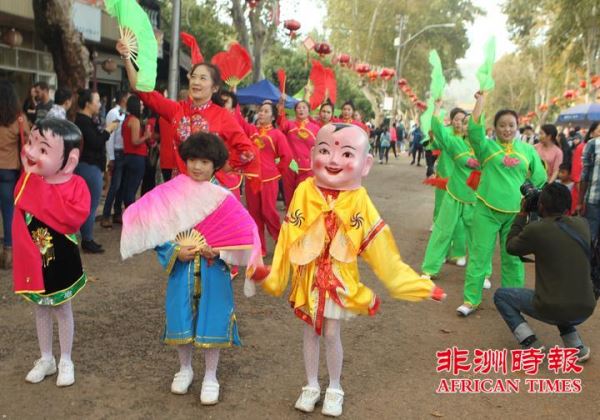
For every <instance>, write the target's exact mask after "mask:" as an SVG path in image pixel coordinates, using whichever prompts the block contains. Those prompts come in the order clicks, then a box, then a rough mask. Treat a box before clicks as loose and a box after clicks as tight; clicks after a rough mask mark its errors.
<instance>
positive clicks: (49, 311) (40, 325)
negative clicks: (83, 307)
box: [35, 301, 75, 361]
mask: <svg viewBox="0 0 600 420" xmlns="http://www.w3.org/2000/svg"><path fill="white" fill-rule="evenodd" d="M52 315H54V317H55V318H56V322H57V323H58V339H59V342H60V359H61V360H67V361H71V349H72V348H73V335H74V333H75V324H74V322H73V309H72V307H71V302H70V301H68V302H65V303H63V304H62V305H60V306H43V305H36V306H35V326H36V329H37V336H38V343H39V345H40V353H41V354H42V359H46V360H50V359H52V330H53V325H52V324H53V319H52Z"/></svg>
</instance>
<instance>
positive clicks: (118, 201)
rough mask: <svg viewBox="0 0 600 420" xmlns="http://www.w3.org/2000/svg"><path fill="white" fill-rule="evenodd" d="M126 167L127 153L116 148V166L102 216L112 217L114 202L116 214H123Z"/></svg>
mask: <svg viewBox="0 0 600 420" xmlns="http://www.w3.org/2000/svg"><path fill="white" fill-rule="evenodd" d="M124 169H125V155H124V153H123V151H122V150H115V166H114V167H113V173H112V177H111V178H110V187H109V188H108V192H107V193H106V201H104V209H103V211H102V217H104V218H105V219H108V218H109V217H110V208H111V206H113V203H114V214H115V216H118V215H121V212H122V209H121V205H122V204H123V172H124Z"/></svg>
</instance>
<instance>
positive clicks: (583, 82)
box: [579, 80, 587, 89]
mask: <svg viewBox="0 0 600 420" xmlns="http://www.w3.org/2000/svg"><path fill="white" fill-rule="evenodd" d="M579 87H580V88H581V89H585V88H586V87H587V81H585V80H580V81H579Z"/></svg>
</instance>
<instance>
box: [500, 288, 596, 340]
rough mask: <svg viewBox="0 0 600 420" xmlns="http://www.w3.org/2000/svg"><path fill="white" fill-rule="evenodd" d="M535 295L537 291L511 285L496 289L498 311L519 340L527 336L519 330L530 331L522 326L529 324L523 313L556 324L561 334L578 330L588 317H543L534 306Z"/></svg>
mask: <svg viewBox="0 0 600 420" xmlns="http://www.w3.org/2000/svg"><path fill="white" fill-rule="evenodd" d="M534 295H535V291H534V290H532V289H521V288H509V287H501V288H500V289H498V290H496V293H494V303H495V304H496V308H497V309H498V312H499V313H500V315H501V316H502V318H504V321H505V322H506V324H507V325H508V328H510V330H511V331H512V332H513V334H515V336H516V337H517V340H518V341H519V342H522V341H523V340H524V339H526V338H527V337H523V336H520V337H519V331H518V330H527V331H530V330H528V329H523V327H522V324H527V322H526V321H525V318H523V315H521V314H522V313H523V314H525V315H528V316H530V317H532V318H533V319H537V320H538V321H542V322H544V323H546V324H550V325H556V326H557V327H558V330H559V331H560V335H561V336H564V335H567V334H570V333H574V332H576V331H577V330H576V329H575V326H576V325H579V324H581V323H582V322H583V321H585V320H586V319H587V318H584V319H579V320H576V321H571V322H567V321H555V320H551V319H546V318H543V317H542V316H541V315H540V314H539V313H538V312H537V311H536V310H535V308H534V307H533V296H534ZM525 335H527V334H525Z"/></svg>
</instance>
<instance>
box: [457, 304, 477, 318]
mask: <svg viewBox="0 0 600 420" xmlns="http://www.w3.org/2000/svg"><path fill="white" fill-rule="evenodd" d="M476 310H477V306H473V305H471V304H470V303H467V302H465V303H463V304H462V305H460V306H459V307H458V308H456V312H458V314H459V315H462V316H465V317H466V316H469V315H471V314H472V313H473V312H475V311H476Z"/></svg>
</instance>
